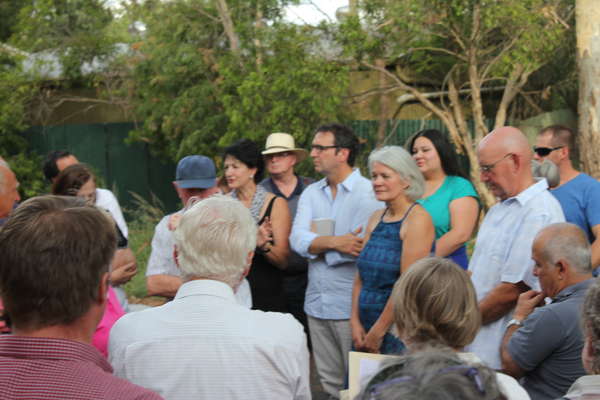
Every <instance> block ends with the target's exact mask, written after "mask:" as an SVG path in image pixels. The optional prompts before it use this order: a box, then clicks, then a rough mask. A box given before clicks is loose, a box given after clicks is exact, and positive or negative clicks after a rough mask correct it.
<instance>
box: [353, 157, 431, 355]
mask: <svg viewBox="0 0 600 400" xmlns="http://www.w3.org/2000/svg"><path fill="white" fill-rule="evenodd" d="M369 169H370V171H371V181H372V183H373V190H374V192H375V196H376V197H377V199H378V200H380V201H383V202H385V204H386V208H385V209H383V210H378V211H375V212H374V213H373V215H372V216H371V218H370V220H369V223H368V225H367V230H366V235H365V243H366V244H365V246H364V248H363V250H362V251H361V253H360V256H359V257H358V261H357V266H358V273H357V274H356V278H355V279H354V288H353V290H352V314H351V316H350V325H351V328H352V341H353V344H354V348H355V349H356V350H359V351H367V352H370V353H383V354H394V353H399V352H401V351H402V350H403V349H404V344H403V343H402V342H401V341H400V340H399V339H397V338H396V337H394V336H393V335H391V334H390V333H389V332H388V330H389V328H390V327H391V325H392V322H393V315H392V306H391V304H390V302H389V297H390V294H391V292H392V288H393V287H394V283H396V280H397V279H398V277H399V276H400V274H401V273H402V272H403V271H406V269H407V268H408V267H409V266H410V265H411V264H412V263H413V262H415V261H417V260H419V259H421V258H423V257H427V256H428V255H429V254H430V252H431V246H432V244H433V240H434V237H435V232H434V228H433V223H432V222H431V217H430V216H429V213H428V212H427V211H425V209H424V208H423V207H422V206H420V205H418V204H417V203H416V200H417V199H418V198H420V197H421V196H422V194H423V188H424V185H425V182H424V180H423V175H422V174H421V172H420V171H419V169H418V167H417V165H416V164H415V162H414V160H413V159H412V158H411V156H410V154H409V153H408V152H407V151H406V150H404V149H403V148H401V147H398V146H386V147H383V148H381V149H379V150H375V151H373V152H372V153H371V155H370V156H369Z"/></svg>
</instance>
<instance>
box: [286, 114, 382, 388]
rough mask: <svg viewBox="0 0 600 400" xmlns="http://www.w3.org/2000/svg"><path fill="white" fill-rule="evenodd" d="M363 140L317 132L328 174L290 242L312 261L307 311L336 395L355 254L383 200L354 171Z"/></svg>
mask: <svg viewBox="0 0 600 400" xmlns="http://www.w3.org/2000/svg"><path fill="white" fill-rule="evenodd" d="M357 150H358V139H357V138H356V136H355V135H354V133H353V132H352V130H351V129H350V128H348V127H346V126H343V125H339V124H331V125H324V126H321V127H319V128H318V129H317V130H316V133H315V137H314V139H313V142H312V148H311V152H310V156H311V157H312V159H313V162H314V165H315V170H316V171H317V172H320V173H322V174H323V175H325V178H323V179H321V180H320V181H318V182H315V183H313V184H311V185H310V186H308V187H307V188H306V189H305V190H304V192H303V193H302V195H301V197H300V201H299V202H298V209H297V212H296V218H295V219H294V225H293V228H292V234H291V236H290V243H291V245H292V248H293V249H294V250H295V251H296V252H298V253H299V254H300V255H302V256H304V257H307V258H308V259H309V268H308V288H307V290H306V300H305V303H304V311H305V312H306V314H307V315H308V325H309V329H310V336H311V340H312V344H313V350H314V356H315V362H316V366H317V371H318V374H319V378H320V380H321V384H322V385H323V387H324V389H325V390H326V391H327V392H328V393H329V394H330V395H331V396H333V397H334V398H338V396H339V394H338V393H339V390H341V389H343V386H344V380H345V379H344V377H345V374H346V370H347V365H348V352H349V351H350V349H351V346H352V335H351V331H350V322H349V319H350V309H351V303H352V284H353V281H354V275H355V274H356V262H355V261H356V257H357V256H358V254H359V253H360V251H361V250H362V247H363V238H362V235H361V233H362V232H363V231H364V229H366V225H367V221H368V219H369V216H370V215H371V214H372V213H373V212H374V211H375V210H377V209H379V208H382V207H383V204H382V203H380V202H378V201H377V200H376V199H375V196H374V194H373V189H372V186H371V183H370V181H369V180H368V179H366V178H364V177H363V176H362V175H361V174H360V171H359V170H358V169H353V168H352V167H353V165H354V160H355V158H356V153H357Z"/></svg>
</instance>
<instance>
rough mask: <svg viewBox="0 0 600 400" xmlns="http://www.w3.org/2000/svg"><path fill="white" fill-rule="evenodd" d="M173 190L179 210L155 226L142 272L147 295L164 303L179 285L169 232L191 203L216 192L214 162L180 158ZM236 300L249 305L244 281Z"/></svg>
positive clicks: (193, 157) (191, 157)
mask: <svg viewBox="0 0 600 400" xmlns="http://www.w3.org/2000/svg"><path fill="white" fill-rule="evenodd" d="M173 187H174V188H175V191H176V192H177V196H179V198H180V199H181V202H182V203H183V209H182V210H180V211H178V212H176V213H173V214H169V215H166V216H165V217H163V219H161V220H160V222H159V223H158V225H156V229H155V230H154V237H153V238H152V253H151V254H150V258H149V259H148V266H147V269H146V287H147V289H148V295H150V296H163V297H166V298H168V299H172V298H173V297H174V296H175V293H177V290H178V289H179V287H180V286H181V284H182V280H181V276H180V275H181V274H180V272H179V268H177V264H176V263H175V258H174V257H173V249H174V246H175V240H174V238H173V231H174V230H175V228H176V226H177V223H178V221H179V217H180V216H181V213H182V212H183V210H184V209H185V207H186V206H188V205H190V204H191V203H193V202H194V200H196V201H197V200H203V199H205V198H207V197H209V196H212V195H213V194H215V193H217V192H218V190H219V189H218V187H217V171H216V168H215V164H214V162H213V161H212V160H211V159H210V158H208V157H205V156H201V155H191V156H186V157H184V158H182V159H181V160H179V163H177V170H176V172H175V181H173ZM236 296H237V298H238V301H239V302H240V303H242V304H246V305H248V306H250V305H251V301H252V300H251V298H250V289H249V287H248V283H247V282H246V281H245V280H244V282H243V283H242V285H241V286H240V287H239V288H238V291H237V294H236Z"/></svg>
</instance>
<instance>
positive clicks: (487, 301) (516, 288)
mask: <svg viewBox="0 0 600 400" xmlns="http://www.w3.org/2000/svg"><path fill="white" fill-rule="evenodd" d="M527 290H529V287H528V286H527V285H526V284H525V283H523V282H522V281H521V282H518V283H508V282H501V283H500V284H499V285H497V286H496V287H495V288H494V289H492V291H491V292H489V293H488V295H487V296H485V298H483V299H482V300H481V301H480V302H479V310H480V312H481V322H482V324H483V325H487V324H489V323H492V322H494V321H496V320H497V319H499V318H501V317H502V316H504V315H506V314H507V313H508V312H509V311H510V310H511V309H512V308H513V307H514V306H515V304H517V299H518V298H519V295H520V294H521V293H523V292H526V291H527Z"/></svg>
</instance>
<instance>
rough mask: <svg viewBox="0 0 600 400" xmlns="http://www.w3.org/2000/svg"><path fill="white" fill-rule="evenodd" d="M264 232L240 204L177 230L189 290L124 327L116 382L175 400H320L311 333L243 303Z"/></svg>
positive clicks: (114, 346) (117, 337) (116, 337)
mask: <svg viewBox="0 0 600 400" xmlns="http://www.w3.org/2000/svg"><path fill="white" fill-rule="evenodd" d="M256 233H257V231H256V224H255V223H254V221H253V219H252V217H251V215H250V212H249V211H248V209H247V208H246V207H244V206H243V205H242V204H241V203H240V202H238V201H236V200H234V199H232V198H230V197H225V196H221V195H217V196H214V197H210V198H208V199H205V200H202V201H200V202H198V203H196V204H195V205H193V206H192V207H191V208H190V209H189V210H187V211H185V212H184V213H183V215H182V217H181V220H180V222H179V225H178V227H177V229H176V230H175V232H174V236H175V243H176V245H175V247H176V252H177V255H176V257H177V262H178V265H179V268H180V270H181V274H182V279H183V284H182V285H181V287H180V288H179V290H178V291H177V294H176V295H175V298H174V300H173V301H171V302H169V303H167V304H165V305H163V306H161V307H156V308H153V309H148V310H144V311H141V312H137V313H132V314H128V315H126V316H124V317H123V318H121V319H120V320H119V321H118V322H117V323H116V324H115V326H114V327H113V329H112V331H111V337H110V345H109V357H110V361H111V364H112V365H113V367H114V369H115V374H116V375H118V376H121V377H124V378H126V379H128V380H129V381H131V382H134V383H136V384H138V385H141V386H144V387H146V388H150V389H151V390H154V391H156V392H158V393H160V394H161V395H163V396H164V397H166V398H168V399H174V400H183V399H198V398H207V399H208V398H211V399H247V400H251V399H310V398H311V394H310V386H309V361H308V360H309V358H308V349H307V345H306V336H305V335H304V332H303V329H302V326H301V325H300V324H299V323H298V322H297V321H296V320H295V319H294V318H293V317H292V316H291V315H289V314H281V313H274V312H268V313H266V312H262V311H258V310H249V309H247V308H245V307H244V306H241V305H239V304H238V303H237V302H236V300H235V295H234V292H235V290H236V289H237V287H238V286H239V284H240V283H241V281H242V280H243V279H244V277H245V276H246V274H247V273H248V270H249V266H250V263H251V260H252V256H253V252H254V247H255V243H256ZM234 376H235V379H232V377H234Z"/></svg>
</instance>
